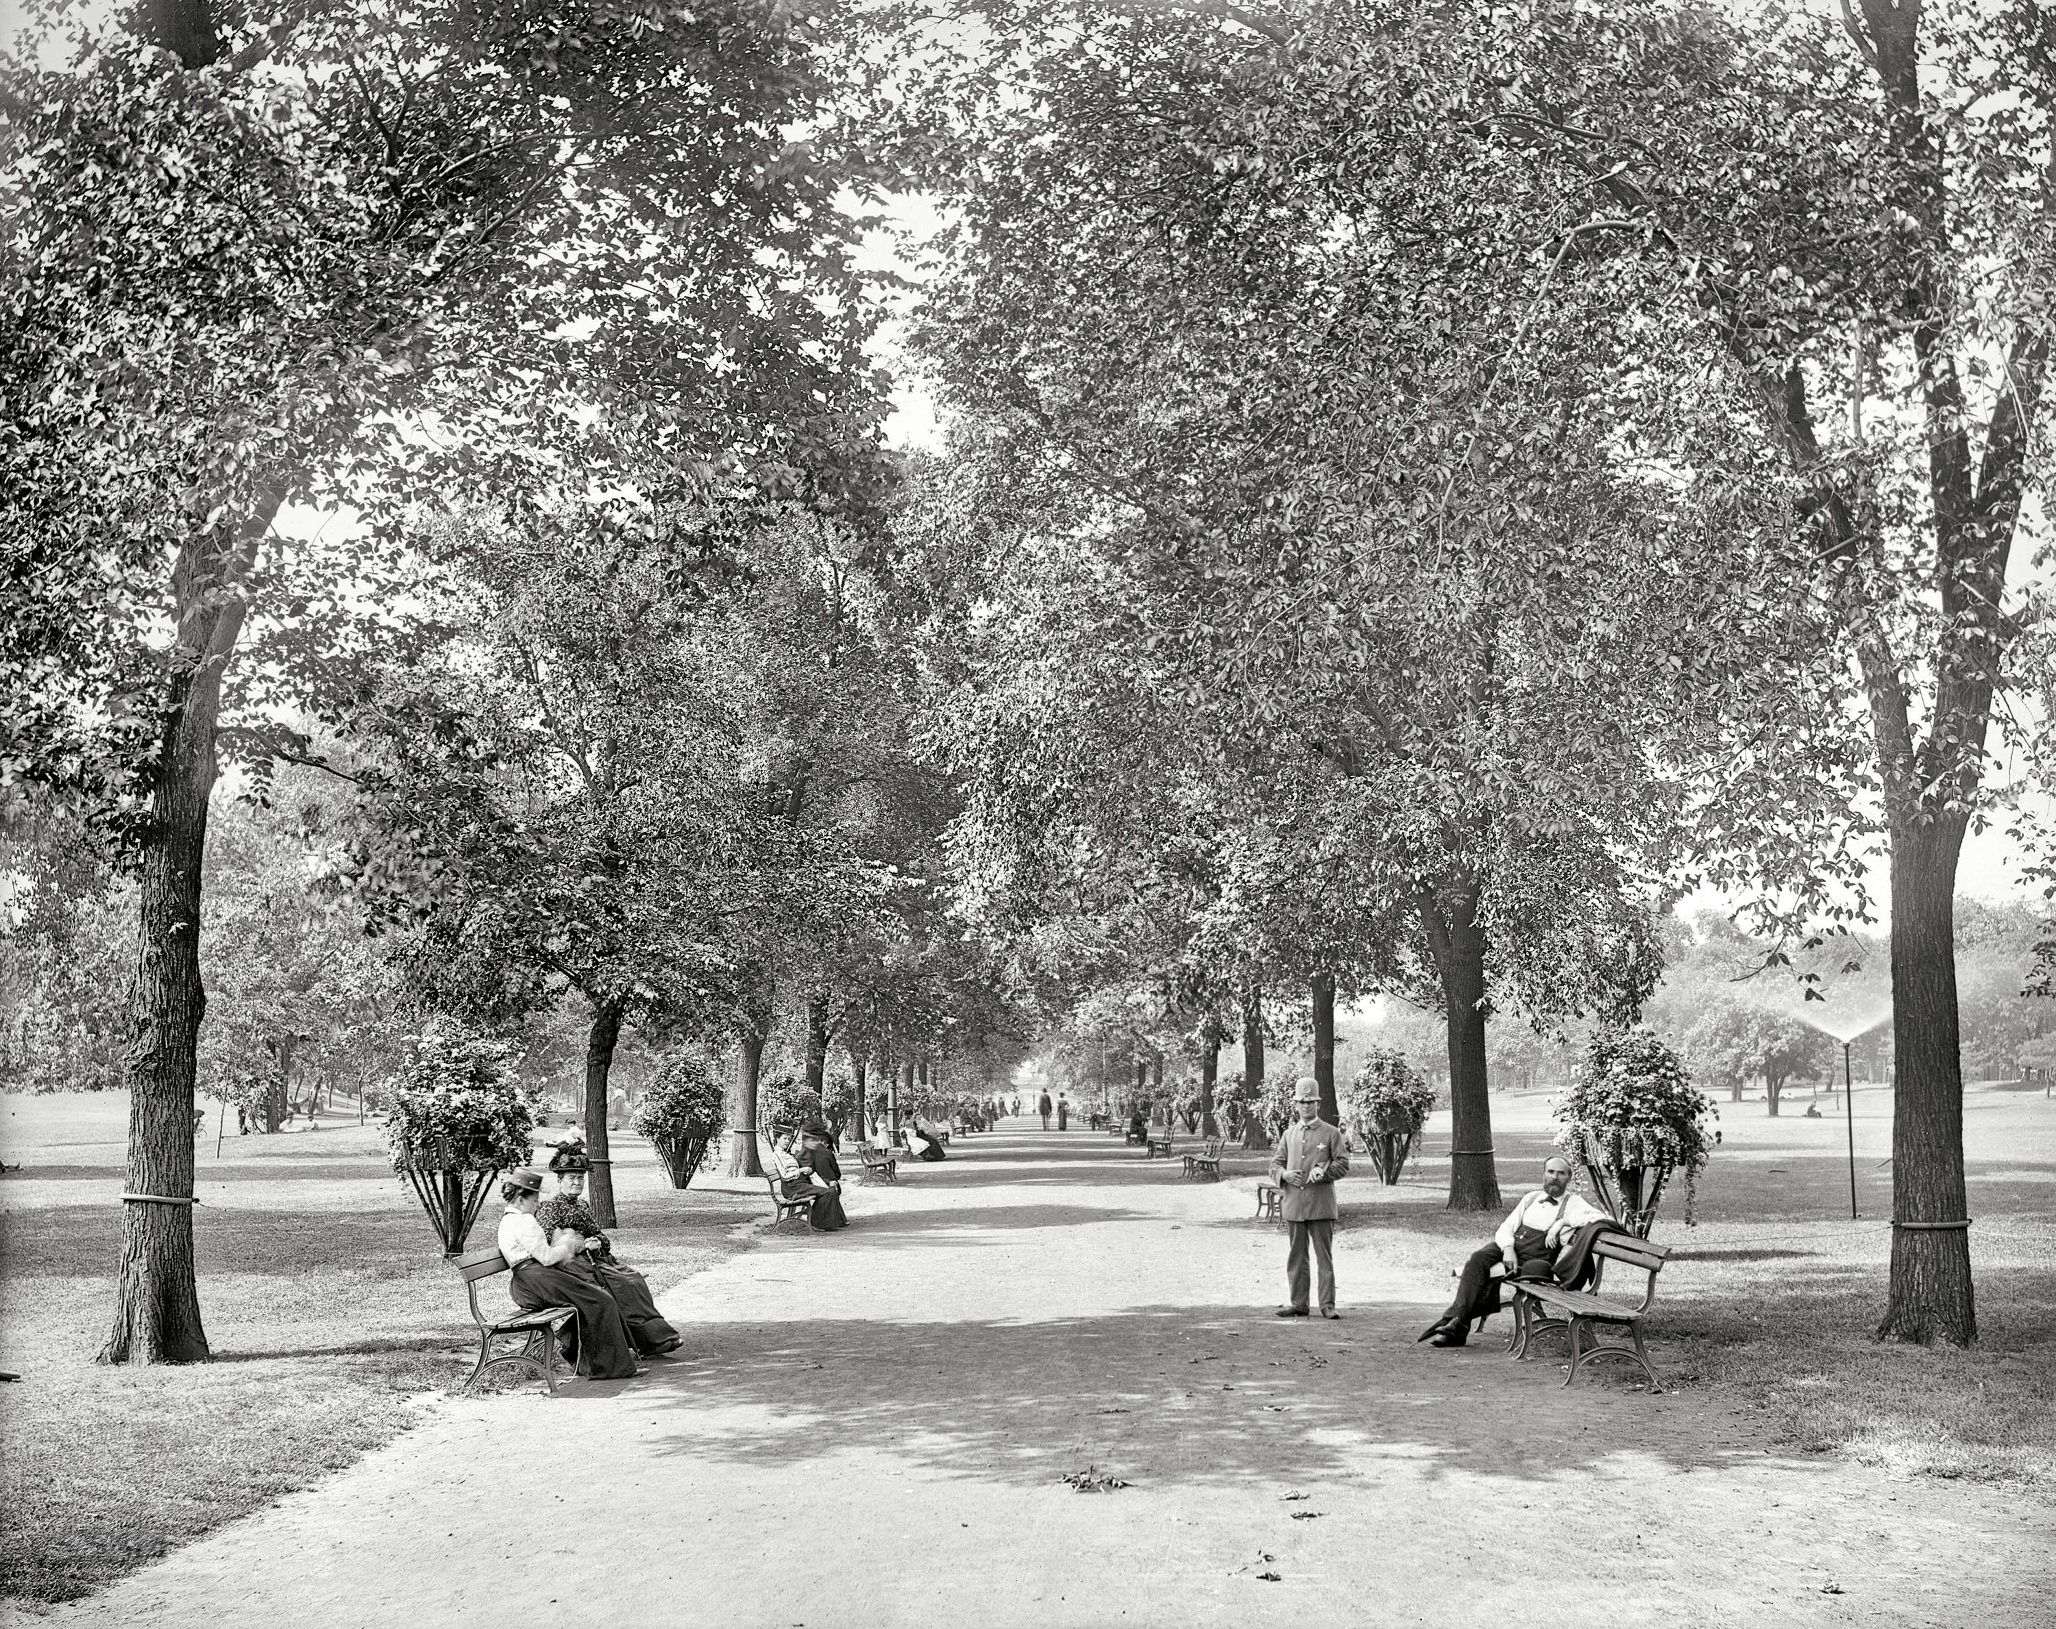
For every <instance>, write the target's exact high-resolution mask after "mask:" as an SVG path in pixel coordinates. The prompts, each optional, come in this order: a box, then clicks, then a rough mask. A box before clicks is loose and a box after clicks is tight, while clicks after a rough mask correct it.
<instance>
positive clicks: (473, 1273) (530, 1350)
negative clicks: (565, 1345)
mask: <svg viewBox="0 0 2056 1629" xmlns="http://www.w3.org/2000/svg"><path fill="white" fill-rule="evenodd" d="M513 1270H514V1269H513V1268H512V1267H510V1266H509V1265H508V1263H507V1258H506V1257H505V1256H503V1255H501V1254H500V1247H499V1246H498V1245H496V1244H489V1245H485V1246H482V1247H481V1248H479V1249H477V1250H473V1251H470V1252H468V1253H467V1254H465V1255H463V1256H461V1257H459V1258H458V1261H457V1272H458V1275H459V1276H460V1277H461V1278H462V1279H463V1280H464V1293H465V1295H466V1296H467V1297H468V1298H469V1299H470V1302H471V1321H472V1322H473V1323H475V1324H477V1325H478V1362H477V1364H476V1365H475V1366H474V1367H473V1368H472V1371H471V1374H470V1377H469V1378H468V1379H467V1380H466V1381H465V1382H464V1390H465V1391H466V1392H469V1391H470V1390H471V1389H472V1388H473V1387H474V1386H476V1385H477V1384H478V1383H479V1381H480V1380H481V1379H483V1378H484V1377H485V1373H486V1371H487V1370H489V1369H498V1368H501V1367H503V1366H504V1367H509V1368H513V1369H518V1370H520V1371H522V1372H523V1373H526V1374H532V1375H534V1376H536V1377H537V1378H538V1379H539V1380H541V1381H542V1383H543V1385H544V1387H545V1388H546V1389H547V1390H548V1391H549V1394H550V1395H551V1396H552V1397H554V1396H556V1395H557V1331H558V1330H560V1329H562V1328H563V1327H564V1325H566V1324H568V1323H569V1322H571V1320H572V1319H574V1318H576V1317H577V1316H578V1311H577V1309H576V1308H574V1307H544V1308H543V1309H542V1310H541V1311H540V1312H522V1311H519V1310H517V1311H516V1312H515V1314H514V1316H513V1317H511V1318H488V1317H487V1316H486V1315H485V1313H484V1311H483V1310H482V1309H481V1308H480V1307H479V1304H478V1286H479V1284H480V1282H481V1281H482V1280H485V1279H488V1278H492V1277H495V1276H497V1275H498V1274H500V1273H509V1272H512V1271H513ZM517 1336H518V1337H519V1338H520V1341H521V1345H520V1346H519V1347H518V1348H516V1349H515V1350H513V1351H503V1352H499V1353H495V1352H494V1351H493V1342H494V1341H496V1340H502V1339H511V1338H514V1337H517Z"/></svg>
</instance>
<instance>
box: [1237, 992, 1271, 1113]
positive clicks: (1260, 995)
mask: <svg viewBox="0 0 2056 1629" xmlns="http://www.w3.org/2000/svg"><path fill="white" fill-rule="evenodd" d="M1242 1082H1243V1084H1244V1085H1245V1086H1246V1087H1248V1088H1249V1118H1248V1120H1247V1121H1246V1122H1245V1123H1244V1125H1243V1127H1242V1146H1243V1147H1244V1148H1267V1147H1269V1146H1270V1143H1269V1140H1268V1137H1267V1135H1266V1134H1267V1132H1268V1131H1269V1127H1267V1126H1266V1125H1265V1124H1264V987H1263V986H1262V985H1261V984H1252V985H1250V986H1249V987H1248V988H1247V989H1246V990H1244V991H1243V992H1242Z"/></svg>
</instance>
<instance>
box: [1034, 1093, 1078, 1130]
mask: <svg viewBox="0 0 2056 1629" xmlns="http://www.w3.org/2000/svg"><path fill="white" fill-rule="evenodd" d="M1035 1107H1036V1110H1037V1112H1038V1113H1040V1114H1041V1116H1042V1129H1043V1130H1044V1131H1047V1130H1049V1117H1050V1114H1051V1112H1052V1106H1051V1104H1050V1100H1049V1093H1047V1092H1044V1093H1043V1094H1042V1096H1041V1097H1039V1098H1037V1099H1036V1101H1035ZM1054 1112H1055V1114H1056V1117H1057V1130H1059V1131H1069V1130H1070V1129H1071V1099H1070V1098H1069V1097H1068V1096H1067V1095H1066V1094H1065V1093H1063V1092H1058V1093H1057V1100H1056V1104H1055V1106H1054Z"/></svg>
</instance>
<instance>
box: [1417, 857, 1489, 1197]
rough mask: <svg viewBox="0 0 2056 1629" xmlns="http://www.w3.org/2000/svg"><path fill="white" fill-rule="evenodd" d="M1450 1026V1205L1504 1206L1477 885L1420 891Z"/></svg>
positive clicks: (1424, 918)
mask: <svg viewBox="0 0 2056 1629" xmlns="http://www.w3.org/2000/svg"><path fill="white" fill-rule="evenodd" d="M1418 900H1419V905H1420V912H1421V924H1422V926H1423V927H1424V928H1426V930H1427V934H1428V947H1429V949H1430V950H1431V951H1433V953H1434V956H1435V969H1436V972H1437V973H1438V974H1440V976H1441V981H1442V1005H1443V1010H1444V1012H1445V1014H1446V1015H1447V1019H1448V1028H1449V1107H1450V1139H1449V1141H1450V1157H1449V1209H1451V1210H1492V1211H1496V1210H1498V1209H1500V1208H1501V1203H1500V1198H1499V1177H1498V1172H1497V1168H1496V1166H1495V1165H1494V1162H1493V1158H1492V1100H1491V1091H1490V1081H1489V1079H1488V1077H1487V1075H1486V1070H1485V930H1484V928H1483V927H1481V926H1480V925H1479V922H1478V888H1477V886H1476V885H1475V884H1466V885H1464V886H1461V887H1457V888H1451V889H1445V890H1442V891H1440V892H1438V891H1437V890H1435V889H1432V888H1424V889H1422V890H1421V892H1420V894H1419V896H1418Z"/></svg>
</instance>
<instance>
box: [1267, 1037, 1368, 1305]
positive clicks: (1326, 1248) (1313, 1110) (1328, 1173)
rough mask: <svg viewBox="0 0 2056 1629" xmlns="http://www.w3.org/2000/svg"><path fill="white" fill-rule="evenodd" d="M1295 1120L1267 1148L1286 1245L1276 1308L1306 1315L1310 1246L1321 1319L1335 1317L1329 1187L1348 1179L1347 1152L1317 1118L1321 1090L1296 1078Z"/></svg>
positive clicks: (1337, 1131)
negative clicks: (1281, 1301) (1285, 1296)
mask: <svg viewBox="0 0 2056 1629" xmlns="http://www.w3.org/2000/svg"><path fill="white" fill-rule="evenodd" d="M1292 1096H1293V1101H1294V1104H1295V1105H1296V1106H1297V1108H1298V1110H1299V1118H1298V1119H1297V1120H1295V1121H1293V1122H1292V1124H1291V1125H1289V1126H1287V1127H1286V1128H1285V1129H1284V1131H1282V1132H1281V1133H1279V1136H1278V1146H1277V1147H1276V1148H1274V1149H1272V1150H1271V1180H1272V1181H1273V1182H1274V1183H1276V1184H1277V1185H1278V1187H1280V1188H1281V1189H1283V1190H1284V1203H1283V1206H1282V1207H1281V1208H1282V1209H1283V1211H1284V1213H1285V1225H1286V1227H1287V1229H1288V1230H1289V1231H1290V1233H1291V1235H1292V1242H1291V1246H1290V1248H1289V1250H1288V1251H1287V1253H1286V1256H1285V1281H1286V1284H1287V1286H1288V1287H1289V1289H1290V1291H1291V1296H1292V1298H1291V1300H1289V1301H1287V1302H1286V1303H1285V1305H1284V1306H1282V1307H1280V1308H1279V1309H1278V1316H1279V1317H1281V1318H1304V1317H1305V1316H1306V1315H1307V1288H1308V1286H1307V1266H1306V1253H1307V1249H1308V1247H1309V1246H1311V1247H1312V1249H1313V1253H1314V1259H1315V1261H1316V1262H1317V1263H1318V1264H1319V1266H1320V1273H1321V1316H1322V1317H1323V1318H1339V1317H1341V1316H1342V1315H1341V1314H1340V1313H1339V1312H1337V1311H1336V1310H1335V1258H1334V1254H1333V1251H1334V1240H1335V1217H1336V1215H1337V1214H1338V1211H1339V1207H1338V1206H1337V1205H1336V1203H1335V1184H1336V1182H1337V1181H1338V1180H1340V1179H1341V1178H1343V1177H1346V1176H1348V1175H1349V1151H1348V1148H1347V1147H1346V1145H1345V1143H1344V1141H1343V1136H1342V1128H1341V1127H1340V1126H1331V1125H1329V1124H1328V1122H1327V1121H1325V1120H1323V1119H1322V1118H1321V1086H1320V1082H1319V1081H1317V1080H1315V1079H1314V1077H1313V1076H1312V1075H1301V1076H1300V1077H1299V1083H1298V1085H1296V1086H1295V1087H1294V1088H1293V1091H1292Z"/></svg>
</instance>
